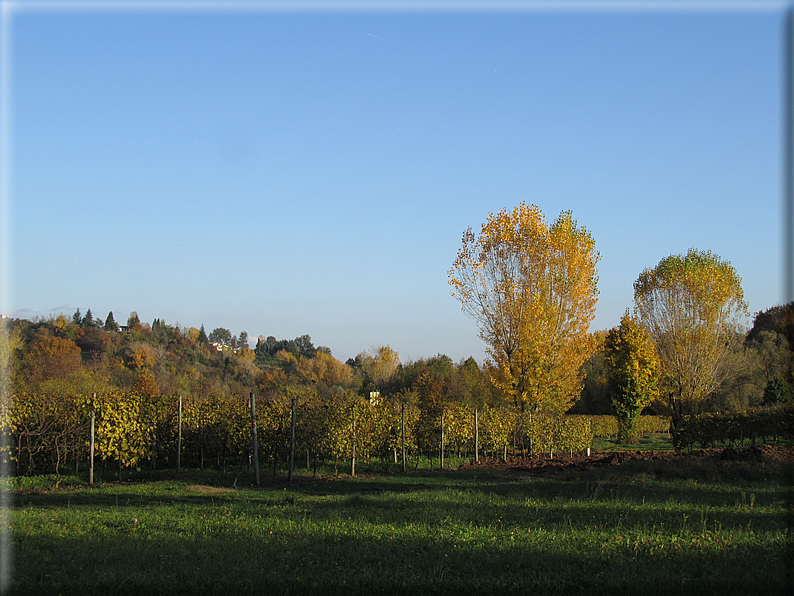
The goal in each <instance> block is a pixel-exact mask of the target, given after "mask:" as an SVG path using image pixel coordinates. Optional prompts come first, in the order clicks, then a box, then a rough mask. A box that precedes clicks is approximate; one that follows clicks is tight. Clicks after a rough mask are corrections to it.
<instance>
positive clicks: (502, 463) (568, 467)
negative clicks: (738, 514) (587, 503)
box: [460, 445, 794, 476]
mask: <svg viewBox="0 0 794 596" xmlns="http://www.w3.org/2000/svg"><path fill="white" fill-rule="evenodd" d="M685 456H686V457H713V458H716V459H721V460H725V461H751V462H752V461H756V462H763V461H768V460H778V461H782V462H785V463H794V447H772V446H769V445H767V446H764V447H760V448H759V447H746V448H729V449H711V450H700V451H695V452H692V453H676V452H674V451H606V452H599V453H593V454H591V455H590V456H586V455H574V456H555V457H554V458H550V457H548V456H545V455H538V456H535V457H512V458H507V459H506V460H504V459H492V458H491V459H485V458H482V459H480V461H479V462H476V463H475V462H474V461H471V462H470V463H468V464H464V465H462V466H460V468H461V469H476V468H488V469H493V470H510V471H515V472H528V473H530V474H532V475H533V476H549V475H552V474H558V473H560V472H573V471H580V470H587V469H590V468H594V467H603V466H618V465H620V464H622V463H624V462H627V461H631V460H641V461H670V460H673V459H676V458H678V457H685Z"/></svg>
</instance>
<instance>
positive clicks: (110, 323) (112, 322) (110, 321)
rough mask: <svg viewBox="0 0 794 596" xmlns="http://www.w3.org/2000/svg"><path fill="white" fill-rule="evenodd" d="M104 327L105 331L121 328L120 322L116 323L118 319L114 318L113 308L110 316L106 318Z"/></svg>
mask: <svg viewBox="0 0 794 596" xmlns="http://www.w3.org/2000/svg"><path fill="white" fill-rule="evenodd" d="M104 329H105V331H118V330H119V326H118V323H116V319H114V318H113V311H112V310H111V311H110V312H109V313H108V318H107V319H105V327H104Z"/></svg>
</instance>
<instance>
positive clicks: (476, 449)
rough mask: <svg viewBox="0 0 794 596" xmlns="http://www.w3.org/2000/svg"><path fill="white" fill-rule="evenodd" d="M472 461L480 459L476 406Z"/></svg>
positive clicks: (476, 410)
mask: <svg viewBox="0 0 794 596" xmlns="http://www.w3.org/2000/svg"><path fill="white" fill-rule="evenodd" d="M474 461H475V462H479V461H480V419H479V411H478V408H474Z"/></svg>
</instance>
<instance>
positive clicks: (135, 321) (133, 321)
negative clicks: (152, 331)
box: [78, 311, 143, 331]
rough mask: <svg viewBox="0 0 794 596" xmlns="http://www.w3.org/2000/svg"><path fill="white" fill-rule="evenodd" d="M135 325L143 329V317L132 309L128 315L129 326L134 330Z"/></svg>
mask: <svg viewBox="0 0 794 596" xmlns="http://www.w3.org/2000/svg"><path fill="white" fill-rule="evenodd" d="M78 312H79V311H78ZM135 326H138V327H140V328H141V329H143V325H141V319H140V318H139V317H138V313H137V312H135V311H132V312H131V313H130V316H129V317H127V327H129V328H130V331H132V328H133V327H135Z"/></svg>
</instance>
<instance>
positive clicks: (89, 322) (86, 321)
mask: <svg viewBox="0 0 794 596" xmlns="http://www.w3.org/2000/svg"><path fill="white" fill-rule="evenodd" d="M94 324H95V323H94V317H93V315H92V314H91V309H90V308H89V309H88V310H87V311H86V313H85V316H84V317H83V321H82V325H83V327H93V326H94Z"/></svg>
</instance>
